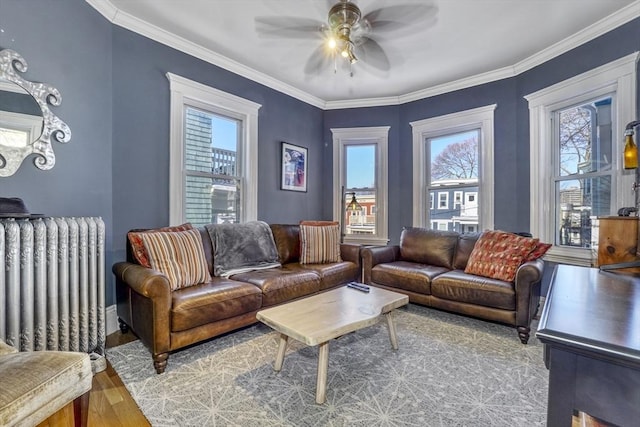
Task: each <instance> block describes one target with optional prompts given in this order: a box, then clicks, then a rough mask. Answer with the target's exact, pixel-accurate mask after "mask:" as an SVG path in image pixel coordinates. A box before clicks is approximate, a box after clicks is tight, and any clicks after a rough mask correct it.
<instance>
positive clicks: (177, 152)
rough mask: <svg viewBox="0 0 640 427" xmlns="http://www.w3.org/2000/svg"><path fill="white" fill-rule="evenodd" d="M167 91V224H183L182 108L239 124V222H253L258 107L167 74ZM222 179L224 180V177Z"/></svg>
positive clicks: (183, 154)
mask: <svg viewBox="0 0 640 427" xmlns="http://www.w3.org/2000/svg"><path fill="white" fill-rule="evenodd" d="M166 76H167V79H169V86H170V91H171V108H170V110H171V120H170V153H169V221H170V223H171V224H180V223H183V222H185V209H184V208H185V182H186V179H187V171H186V170H185V167H184V165H185V141H184V128H185V124H184V109H185V108H186V106H190V107H194V108H196V109H203V110H205V111H209V112H212V113H214V114H217V115H220V116H223V117H229V118H232V119H235V120H239V121H240V123H241V126H239V127H238V141H241V143H240V144H239V147H238V151H237V158H238V159H239V160H238V161H237V162H236V164H237V168H238V170H237V171H236V175H237V176H236V178H237V179H238V180H239V181H240V183H239V185H238V188H239V189H240V191H241V193H242V195H243V197H242V199H241V201H240V208H239V216H240V222H245V221H251V220H256V219H257V216H258V182H257V180H258V176H257V169H258V168H257V165H258V110H259V108H260V104H257V103H255V102H252V101H249V100H246V99H244V98H241V97H238V96H235V95H232V94H229V93H226V92H223V91H220V90H218V89H215V88H212V87H209V86H206V85H203V84H201V83H198V82H195V81H192V80H189V79H186V78H184V77H181V76H177V75H175V74H172V73H167V75H166ZM224 178H228V176H226V175H224Z"/></svg>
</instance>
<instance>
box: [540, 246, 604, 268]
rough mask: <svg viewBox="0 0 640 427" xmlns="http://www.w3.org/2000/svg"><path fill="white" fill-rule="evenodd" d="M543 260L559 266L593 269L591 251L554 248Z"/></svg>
mask: <svg viewBox="0 0 640 427" xmlns="http://www.w3.org/2000/svg"><path fill="white" fill-rule="evenodd" d="M543 259H544V260H545V261H549V262H555V263H558V264H569V265H578V266H582V267H591V266H592V265H593V255H592V252H591V249H583V248H566V247H558V246H553V247H552V248H551V249H550V250H549V252H547V253H546V255H545V256H544V258H543Z"/></svg>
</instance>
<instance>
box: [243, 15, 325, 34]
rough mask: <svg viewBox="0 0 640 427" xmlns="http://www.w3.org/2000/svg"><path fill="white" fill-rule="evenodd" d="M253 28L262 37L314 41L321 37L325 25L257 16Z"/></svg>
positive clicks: (316, 22)
mask: <svg viewBox="0 0 640 427" xmlns="http://www.w3.org/2000/svg"><path fill="white" fill-rule="evenodd" d="M255 27H256V31H257V32H258V33H259V34H260V35H262V36H264V37H277V38H283V37H284V38H291V37H293V38H304V39H316V38H318V37H321V36H322V34H323V31H324V28H325V25H324V24H323V23H322V22H320V21H317V20H315V19H307V18H298V17H292V16H279V17H274V16H259V17H256V18H255Z"/></svg>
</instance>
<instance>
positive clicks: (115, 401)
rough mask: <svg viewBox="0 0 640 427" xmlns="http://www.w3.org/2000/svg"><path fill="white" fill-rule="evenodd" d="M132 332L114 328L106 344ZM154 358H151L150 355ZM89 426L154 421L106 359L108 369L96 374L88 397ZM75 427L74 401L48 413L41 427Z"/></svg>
mask: <svg viewBox="0 0 640 427" xmlns="http://www.w3.org/2000/svg"><path fill="white" fill-rule="evenodd" d="M135 339H136V338H135V336H134V335H133V334H131V333H127V334H121V333H120V332H115V333H114V334H112V335H109V336H108V337H107V342H106V344H107V347H108V348H111V347H115V346H117V345H121V344H125V343H127V342H130V341H133V340H135ZM149 360H151V359H149ZM88 423H89V426H90V427H144V426H150V425H151V424H150V423H149V421H147V419H146V418H145V416H144V415H143V414H142V411H140V408H138V405H136V402H135V401H134V400H133V398H132V397H131V395H130V394H129V392H128V391H127V389H126V388H125V386H124V384H123V383H122V380H120V377H119V376H118V374H117V373H116V371H114V370H113V368H112V367H111V364H110V363H109V362H108V361H107V369H105V370H104V371H102V372H98V373H97V374H96V375H94V377H93V385H92V388H91V394H90V398H89V421H88ZM67 426H68V427H73V404H69V405H67V406H66V407H65V408H64V409H63V410H62V411H59V412H57V413H56V414H54V415H52V416H51V417H49V418H48V419H47V420H45V421H44V422H42V423H41V424H39V426H38V427H67Z"/></svg>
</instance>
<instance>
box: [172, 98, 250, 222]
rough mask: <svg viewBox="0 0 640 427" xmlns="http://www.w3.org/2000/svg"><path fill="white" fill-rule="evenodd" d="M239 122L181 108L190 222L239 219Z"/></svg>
mask: <svg viewBox="0 0 640 427" xmlns="http://www.w3.org/2000/svg"><path fill="white" fill-rule="evenodd" d="M240 124H241V123H240V122H239V121H238V120H235V119H230V118H227V117H223V116H220V115H217V114H213V113H210V112H205V111H201V110H197V109H195V108H191V107H187V108H186V110H185V169H186V171H187V176H186V179H185V210H184V211H185V219H186V220H187V221H189V222H191V223H192V224H194V225H204V224H208V223H216V224H220V223H225V222H237V221H238V220H239V218H240V215H239V207H240V196H241V192H240V190H239V189H240V179H239V173H240V171H239V170H238V161H237V159H238V157H237V154H238V139H239V138H238V133H239V132H238V129H239V127H240Z"/></svg>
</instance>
